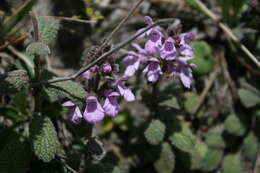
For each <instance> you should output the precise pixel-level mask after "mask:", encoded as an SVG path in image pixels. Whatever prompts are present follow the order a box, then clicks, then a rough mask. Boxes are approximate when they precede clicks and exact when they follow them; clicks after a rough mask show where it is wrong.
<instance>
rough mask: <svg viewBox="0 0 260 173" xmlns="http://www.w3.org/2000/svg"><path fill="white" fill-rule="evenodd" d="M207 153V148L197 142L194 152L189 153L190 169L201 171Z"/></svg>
mask: <svg viewBox="0 0 260 173" xmlns="http://www.w3.org/2000/svg"><path fill="white" fill-rule="evenodd" d="M207 151H208V147H207V145H206V144H205V143H203V142H201V141H199V140H197V141H196V144H195V147H194V150H193V151H192V152H191V169H193V170H196V169H201V168H202V166H203V163H204V160H203V159H204V157H205V156H206V153H207Z"/></svg>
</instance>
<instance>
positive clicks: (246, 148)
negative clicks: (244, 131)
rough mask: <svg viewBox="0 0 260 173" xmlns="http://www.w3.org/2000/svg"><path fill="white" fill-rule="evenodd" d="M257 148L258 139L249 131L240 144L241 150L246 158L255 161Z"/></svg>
mask: <svg viewBox="0 0 260 173" xmlns="http://www.w3.org/2000/svg"><path fill="white" fill-rule="evenodd" d="M257 149H258V141H257V138H256V136H255V135H254V133H252V132H251V133H249V135H247V137H245V138H244V141H243V145H242V152H243V154H244V156H245V157H246V158H248V159H249V160H251V161H252V162H253V161H255V158H256V155H257Z"/></svg>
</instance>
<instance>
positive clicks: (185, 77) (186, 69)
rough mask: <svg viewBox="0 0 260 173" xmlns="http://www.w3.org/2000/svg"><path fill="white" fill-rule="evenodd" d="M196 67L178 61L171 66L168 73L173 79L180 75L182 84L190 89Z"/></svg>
mask: <svg viewBox="0 0 260 173" xmlns="http://www.w3.org/2000/svg"><path fill="white" fill-rule="evenodd" d="M194 67H196V65H195V64H188V63H187V62H185V61H181V60H176V61H175V62H174V64H169V65H168V69H167V72H168V73H170V74H171V75H172V76H173V77H175V76H176V75H177V74H179V77H180V79H181V82H182V84H183V85H184V87H186V88H190V86H191V83H192V68H194Z"/></svg>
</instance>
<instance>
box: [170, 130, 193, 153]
mask: <svg viewBox="0 0 260 173" xmlns="http://www.w3.org/2000/svg"><path fill="white" fill-rule="evenodd" d="M170 140H171V143H172V144H173V145H174V146H175V147H176V148H178V149H180V150H182V151H185V152H191V151H192V150H193V149H194V146H195V142H194V139H193V138H192V137H191V136H190V135H188V134H185V133H183V132H175V133H174V134H173V135H172V136H171V137H170Z"/></svg>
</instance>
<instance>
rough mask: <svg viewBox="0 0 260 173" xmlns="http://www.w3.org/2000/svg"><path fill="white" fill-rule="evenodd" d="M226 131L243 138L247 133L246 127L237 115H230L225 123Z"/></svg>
mask: <svg viewBox="0 0 260 173" xmlns="http://www.w3.org/2000/svg"><path fill="white" fill-rule="evenodd" d="M224 127H225V130H226V131H227V132H228V133H230V134H232V135H235V136H243V135H244V133H245V132H246V127H245V125H244V124H243V122H242V120H241V119H240V118H239V117H237V116H236V115H233V114H232V115H229V116H228V117H227V118H226V120H225V122H224Z"/></svg>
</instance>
